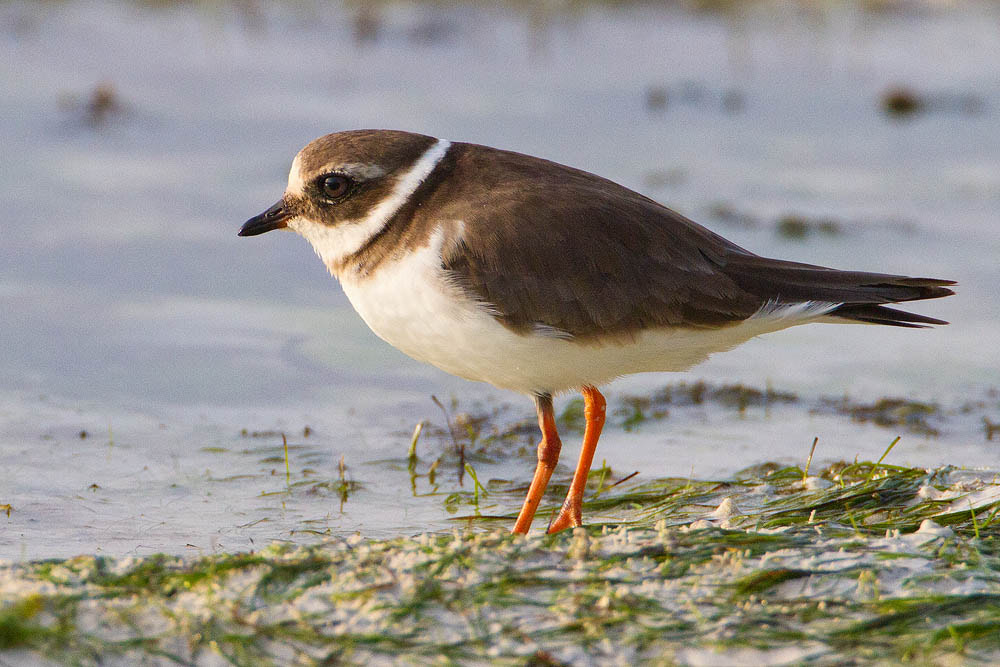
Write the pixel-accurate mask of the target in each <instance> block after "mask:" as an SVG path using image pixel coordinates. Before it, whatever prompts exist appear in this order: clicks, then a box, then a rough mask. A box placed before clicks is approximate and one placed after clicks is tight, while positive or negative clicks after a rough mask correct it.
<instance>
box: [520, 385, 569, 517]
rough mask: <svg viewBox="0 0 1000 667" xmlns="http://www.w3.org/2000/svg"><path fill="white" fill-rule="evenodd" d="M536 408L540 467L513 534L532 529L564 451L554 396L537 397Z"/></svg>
mask: <svg viewBox="0 0 1000 667" xmlns="http://www.w3.org/2000/svg"><path fill="white" fill-rule="evenodd" d="M535 407H536V409H537V410H538V427H539V428H540V429H541V430H542V441H541V442H540V443H538V465H537V466H536V467H535V476H534V478H532V480H531V486H530V487H528V495H527V497H526V498H525V499H524V505H523V506H522V507H521V513H520V514H518V515H517V522H516V523H515V524H514V531H513V532H515V533H521V534H524V533H527V532H528V529H529V528H531V520H532V519H534V518H535V510H537V509H538V505H539V504H540V503H541V502H542V496H543V495H544V494H545V487H546V486H548V485H549V478H550V477H552V471H553V470H555V469H556V463H558V462H559V450H560V449H562V442H561V441H560V440H559V433H558V431H556V416H555V413H554V412H553V411H552V396H550V395H548V394H546V395H542V396H536V397H535Z"/></svg>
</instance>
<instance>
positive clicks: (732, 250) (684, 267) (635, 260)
mask: <svg viewBox="0 0 1000 667" xmlns="http://www.w3.org/2000/svg"><path fill="white" fill-rule="evenodd" d="M275 229H290V230H293V231H295V232H297V233H299V234H300V235H302V236H304V237H305V238H306V239H307V240H308V241H309V242H310V243H311V244H312V247H313V249H314V250H315V251H316V253H317V254H318V255H319V257H320V258H321V259H322V260H323V263H324V264H325V265H326V267H327V268H328V269H329V270H330V273H331V274H333V276H335V277H336V278H337V279H338V280H339V281H340V284H341V286H342V287H343V289H344V292H345V293H346V294H347V297H348V298H349V299H350V301H351V304H352V305H353V306H354V308H355V310H357V312H358V314H360V315H361V317H362V319H364V321H365V322H366V323H367V324H368V326H369V327H371V329H372V331H374V332H375V333H376V334H377V335H378V336H379V337H381V338H382V339H383V340H385V341H386V342H388V343H389V344H391V345H393V346H395V347H397V348H399V349H400V350H402V351H403V352H405V353H406V354H408V355H409V356H411V357H413V358H414V359H418V360H420V361H424V362H427V363H430V364H433V365H434V366H437V367H438V368H441V369H443V370H445V371H447V372H449V373H453V374H455V375H458V376H460V377H463V378H467V379H470V380H479V381H483V382H489V383H490V384H493V385H495V386H497V387H501V388H504V389H511V390H514V391H517V392H521V393H524V394H528V395H530V396H532V397H533V398H534V401H535V407H536V410H537V413H538V424H539V427H540V429H541V433H542V438H541V442H540V444H539V445H538V463H537V466H536V468H535V474H534V477H533V479H532V481H531V486H530V488H529V490H528V493H527V497H526V498H525V500H524V504H523V506H522V508H521V511H520V513H519V515H518V517H517V521H516V522H515V524H514V532H515V533H526V532H527V531H528V529H529V528H530V526H531V522H532V519H533V517H534V515H535V511H536V509H537V508H538V505H539V503H540V502H541V500H542V496H543V494H544V492H545V488H546V486H547V485H548V482H549V478H550V477H551V476H552V472H553V470H554V469H555V466H556V463H557V462H558V459H559V450H560V448H561V446H562V445H561V442H560V439H559V434H558V432H557V430H556V421H555V415H554V413H553V409H552V396H553V394H556V393H558V392H565V391H570V390H579V391H580V392H582V394H583V398H584V406H585V409H584V413H585V416H586V427H585V430H584V436H583V445H582V447H581V452H580V459H579V462H578V464H577V467H576V472H575V473H574V475H573V480H572V482H571V483H570V487H569V492H568V494H567V496H566V500H565V502H564V503H563V505H562V508H561V509H560V511H559V513H558V515H557V516H556V517H555V519H554V520H553V521H552V522H551V523H550V524H549V532H555V531H559V530H563V529H565V528H568V527H571V526H579V525H581V508H582V501H583V492H584V487H585V485H586V482H587V475H588V473H589V471H590V467H591V463H592V461H593V457H594V450H595V448H596V447H597V441H598V438H599V437H600V434H601V429H602V428H603V426H604V419H605V400H604V396H603V395H602V394H601V392H600V391H599V390H598V387H600V386H601V385H603V384H606V383H608V382H610V381H611V380H614V379H615V378H617V377H620V376H623V375H626V374H629V373H639V372H644V371H683V370H687V369H689V368H691V367H692V366H694V365H695V364H697V363H699V362H701V361H703V360H704V359H706V358H707V357H708V356H709V355H710V354H712V353H714V352H720V351H723V350H728V349H730V348H732V347H734V346H736V345H739V344H740V343H743V342H745V341H747V340H749V339H750V338H753V337H755V336H758V335H760V334H764V333H769V332H772V331H778V330H780V329H785V328H787V327H790V326H794V325H798V324H807V323H810V322H867V323H872V324H887V325H892V326H897V327H924V326H928V325H936V324H947V323H946V322H944V321H942V320H938V319H934V318H932V317H926V316H923V315H917V314H914V313H909V312H905V311H902V310H898V309H894V308H890V307H888V306H886V304H891V303H897V302H903V301H917V300H921V299H933V298H938V297H944V296H948V295H950V294H953V292H952V290H950V289H948V287H947V286H948V285H953V284H954V282H953V281H950V280H939V279H936V278H911V277H907V276H900V275H890V274H885V273H868V272H860V271H840V270H837V269H830V268H825V267H821V266H812V265H809V264H800V263H797V262H789V261H784V260H779V259H769V258H766V257H761V256H759V255H755V254H753V253H752V252H750V251H748V250H745V249H743V248H741V247H739V246H737V245H736V244H734V243H731V242H730V241H728V240H726V239H724V238H722V237H721V236H719V235H718V234H715V233H713V232H711V231H709V230H708V229H706V228H705V227H702V226H701V225H699V224H697V223H695V222H693V221H691V220H689V219H687V218H686V217H684V216H682V215H680V214H679V213H676V212H674V211H672V210H670V209H669V208H667V207H665V206H663V205H661V204H658V203H657V202H655V201H653V200H652V199H649V198H647V197H644V196H643V195H640V194H638V193H636V192H633V191H632V190H629V189H627V188H625V187H623V186H621V185H618V184H616V183H613V182H612V181H609V180H607V179H604V178H601V177H600V176H596V175H594V174H591V173H588V172H585V171H581V170H579V169H574V168H572V167H567V166H564V165H561V164H557V163H555V162H550V161H547V160H543V159H540V158H536V157H531V156H529V155H523V154H520V153H513V152H509V151H504V150H498V149H495V148H489V147H487V146H479V145H476V144H469V143H458V142H456V143H450V142H448V141H444V140H441V139H435V138H433V137H429V136H424V135H420V134H413V133H409V132H399V131H393V130H356V131H349V132H338V133H335V134H328V135H326V136H323V137H320V138H319V139H316V140H315V141H313V142H311V143H309V144H308V145H307V146H306V147H305V148H303V149H302V150H301V151H300V152H299V153H298V155H296V156H295V159H294V160H293V162H292V167H291V172H290V173H289V176H288V185H287V187H286V189H285V192H284V195H283V196H282V197H281V199H280V200H279V201H278V203H276V204H275V205H274V206H272V207H271V208H269V209H267V210H266V211H265V212H264V213H261V214H260V215H258V216H256V217H253V218H251V219H250V220H248V221H247V222H246V224H244V225H243V227H242V229H240V232H239V234H240V236H254V235H257V234H262V233H264V232H268V231H271V230H275Z"/></svg>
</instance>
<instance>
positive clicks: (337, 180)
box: [320, 174, 351, 199]
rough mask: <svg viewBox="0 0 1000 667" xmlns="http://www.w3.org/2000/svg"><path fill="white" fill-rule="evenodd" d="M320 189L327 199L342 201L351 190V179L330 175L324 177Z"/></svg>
mask: <svg viewBox="0 0 1000 667" xmlns="http://www.w3.org/2000/svg"><path fill="white" fill-rule="evenodd" d="M320 188H321V189H322V190H323V196H325V197H326V198H327V199H340V198H341V197H343V196H344V195H346V194H347V193H348V191H349V190H350V189H351V179H350V178H348V177H347V176H344V175H343V174H330V175H328V176H324V177H322V179H321V180H320Z"/></svg>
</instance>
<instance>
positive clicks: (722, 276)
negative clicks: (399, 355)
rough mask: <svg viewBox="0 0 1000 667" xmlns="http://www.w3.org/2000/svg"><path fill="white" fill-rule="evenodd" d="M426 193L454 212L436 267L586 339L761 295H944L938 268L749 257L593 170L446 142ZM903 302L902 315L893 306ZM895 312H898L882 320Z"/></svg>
mask: <svg viewBox="0 0 1000 667" xmlns="http://www.w3.org/2000/svg"><path fill="white" fill-rule="evenodd" d="M447 183H448V185H446V186H444V187H443V188H442V189H443V190H446V192H436V193H435V195H444V196H443V197H440V198H439V197H435V199H437V200H438V201H439V202H442V201H447V202H460V204H453V205H454V206H455V208H454V210H452V211H450V212H449V211H445V216H447V217H451V218H452V219H457V220H461V221H462V222H463V223H464V227H463V229H464V231H463V234H462V240H461V241H460V242H458V243H456V244H454V245H453V246H451V247H449V248H446V249H445V252H444V257H443V266H444V268H445V269H446V270H447V271H449V272H450V273H451V274H452V276H453V277H454V279H455V280H456V282H457V283H458V284H459V285H461V286H462V287H463V288H464V289H466V290H467V291H468V292H469V293H470V294H471V295H473V296H475V297H476V298H478V299H480V300H481V301H483V302H485V303H487V304H489V305H490V306H491V307H492V309H493V310H494V312H495V315H496V317H497V318H498V319H499V320H500V321H501V322H503V323H504V324H505V325H507V326H509V327H511V328H513V329H515V330H521V331H524V330H530V329H533V328H537V327H538V326H539V325H543V326H546V327H553V328H555V329H558V330H561V331H564V332H567V333H569V334H571V335H573V336H576V337H581V338H587V337H592V336H597V335H606V334H628V333H629V332H632V331H635V330H637V329H642V328H648V327H658V326H686V327H718V326H724V325H726V324H729V323H734V322H738V321H740V320H743V319H745V318H747V317H749V316H750V315H752V314H754V313H755V312H757V311H758V310H759V309H760V308H761V307H762V306H763V305H764V304H765V303H767V302H769V301H775V302H778V303H795V302H801V301H810V300H817V301H830V302H834V303H844V304H847V305H845V306H843V307H842V308H843V309H844V312H843V313H840V312H835V313H833V314H835V315H841V316H843V317H847V318H849V319H860V320H866V321H883V323H893V324H901V323H903V322H925V323H936V322H938V321H937V320H932V319H930V318H921V317H920V316H910V317H911V318H915V319H902V320H900V318H899V317H898V315H899V314H900V311H892V310H891V309H885V308H880V307H879V306H878V305H877V304H883V303H891V302H895V301H907V300H912V299H921V298H931V297H933V296H945V295H946V294H950V293H951V291H950V290H946V289H944V288H942V287H939V285H943V284H949V282H948V281H937V280H928V279H914V278H905V277H901V276H890V275H884V274H871V273H860V272H842V271H837V270H834V269H826V268H823V267H815V266H810V265H805V264H796V263H792V262H783V261H780V260H772V259H767V258H763V257H759V256H757V255H754V254H753V253H750V252H748V251H746V250H744V249H742V248H740V247H739V246H737V245H735V244H733V243H731V242H729V241H727V240H726V239H724V238H722V237H721V236H718V235H717V234H714V233H712V232H711V231H709V230H707V229H705V228H704V227H702V226H701V225H698V224H697V223H695V222H693V221H691V220H688V219H687V218H685V217H684V216H682V215H680V214H678V213H676V212H674V211H672V210H670V209H668V208H666V207H664V206H662V205H660V204H657V203H656V202H654V201H652V200H650V199H647V198H646V197H643V196H641V195H639V194H637V193H635V192H632V191H631V190H628V189H626V188H624V187H621V186H619V185H616V184H615V183H612V182H611V181H607V180H605V179H602V178H600V177H597V176H594V175H593V174H589V173H586V172H582V171H579V170H576V169H571V168H569V167H564V166H562V165H558V164H555V163H552V162H547V161H544V160H540V159H537V158H527V157H526V156H522V155H518V154H514V153H507V152H504V151H497V150H493V149H487V148H484V147H481V146H470V145H458V150H457V151H456V154H455V156H454V163H453V173H452V177H451V178H449V179H447ZM904 315H909V314H904ZM887 320H897V321H887Z"/></svg>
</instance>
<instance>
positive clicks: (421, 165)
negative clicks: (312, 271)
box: [288, 139, 451, 271]
mask: <svg viewBox="0 0 1000 667" xmlns="http://www.w3.org/2000/svg"><path fill="white" fill-rule="evenodd" d="M450 147H451V142H449V141H445V140H444V139H438V140H437V141H436V142H435V143H434V144H432V145H431V147H430V148H428V149H427V150H426V151H425V152H424V154H423V155H421V156H420V158H419V159H418V160H417V161H416V162H414V163H413V166H412V167H410V168H409V170H407V171H406V173H404V174H403V175H402V176H400V177H399V180H398V181H396V185H395V187H394V188H393V190H392V193H391V194H390V195H389V196H388V197H386V198H385V199H383V200H382V201H381V202H380V203H379V204H378V205H377V206H375V207H374V208H372V209H371V211H369V212H368V215H366V216H365V217H364V218H361V219H359V220H344V221H342V222H339V223H337V224H336V225H334V226H332V227H328V226H326V225H323V224H321V223H316V222H312V221H308V220H304V219H303V218H296V219H295V220H290V221H289V223H288V226H289V227H290V228H291V229H294V230H295V231H297V232H298V233H299V234H301V235H302V236H304V237H306V238H307V239H308V240H309V242H310V243H312V246H313V248H314V249H315V250H316V252H317V254H319V256H320V257H321V258H322V259H323V262H324V263H325V264H326V266H327V268H329V269H330V271H334V270H335V267H336V266H338V265H339V264H340V263H341V262H342V261H344V259H346V258H347V257H350V256H351V255H353V254H355V253H357V252H358V251H360V250H361V249H362V248H363V247H365V245H366V244H367V243H368V242H369V241H370V240H371V239H372V238H373V237H374V236H375V235H376V234H378V233H379V232H381V231H382V229H384V228H385V226H386V224H388V222H389V221H390V220H391V219H392V216H394V215H395V214H396V213H397V212H398V211H399V209H400V208H402V207H403V205H404V204H405V203H406V202H407V200H409V198H410V197H411V196H412V195H413V193H414V192H416V190H417V188H419V187H420V184H421V183H423V182H424V181H425V180H427V177H428V176H430V175H431V173H432V172H433V171H434V168H435V167H437V165H438V163H439V162H441V159H442V158H443V157H444V156H445V154H447V152H448V149H449V148H450Z"/></svg>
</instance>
